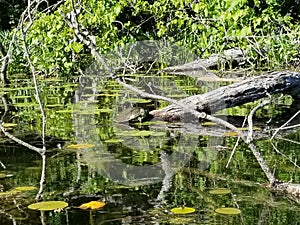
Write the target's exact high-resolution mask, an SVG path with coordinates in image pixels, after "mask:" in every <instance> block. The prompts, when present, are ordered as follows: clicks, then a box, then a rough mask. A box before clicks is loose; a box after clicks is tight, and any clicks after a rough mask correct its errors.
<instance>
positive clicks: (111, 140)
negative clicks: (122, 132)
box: [104, 139, 124, 143]
mask: <svg viewBox="0 0 300 225" xmlns="http://www.w3.org/2000/svg"><path fill="white" fill-rule="evenodd" d="M122 141H124V140H122V139H109V140H105V141H104V142H105V143H120V142H122Z"/></svg>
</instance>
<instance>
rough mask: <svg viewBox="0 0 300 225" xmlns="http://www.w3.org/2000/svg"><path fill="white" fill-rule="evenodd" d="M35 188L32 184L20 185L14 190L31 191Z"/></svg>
mask: <svg viewBox="0 0 300 225" xmlns="http://www.w3.org/2000/svg"><path fill="white" fill-rule="evenodd" d="M36 189H37V188H36V187H34V186H22V187H16V188H14V190H16V191H33V190H36Z"/></svg>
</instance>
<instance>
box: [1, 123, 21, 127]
mask: <svg viewBox="0 0 300 225" xmlns="http://www.w3.org/2000/svg"><path fill="white" fill-rule="evenodd" d="M15 126H18V124H16V123H3V124H2V127H4V128H11V127H15Z"/></svg>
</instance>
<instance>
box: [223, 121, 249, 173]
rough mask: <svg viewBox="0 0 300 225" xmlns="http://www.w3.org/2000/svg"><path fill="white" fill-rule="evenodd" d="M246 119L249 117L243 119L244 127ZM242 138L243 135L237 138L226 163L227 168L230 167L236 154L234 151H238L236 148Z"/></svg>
mask: <svg viewBox="0 0 300 225" xmlns="http://www.w3.org/2000/svg"><path fill="white" fill-rule="evenodd" d="M246 120H247V117H245V119H244V121H243V124H242V127H244V126H245V123H246ZM240 139H241V137H240V136H239V137H238V138H237V140H236V142H235V144H234V147H233V149H232V151H231V154H230V156H229V159H228V161H227V164H226V166H225V168H228V166H229V163H230V162H231V160H232V157H233V155H234V153H235V151H236V149H237V147H238V145H239V141H240Z"/></svg>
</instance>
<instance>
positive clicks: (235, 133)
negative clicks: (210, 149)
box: [225, 131, 238, 137]
mask: <svg viewBox="0 0 300 225" xmlns="http://www.w3.org/2000/svg"><path fill="white" fill-rule="evenodd" d="M225 136H226V137H236V136H238V134H237V132H235V131H229V132H226V133H225Z"/></svg>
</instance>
